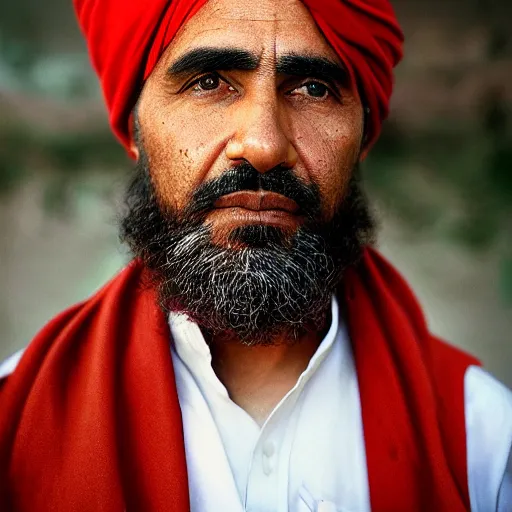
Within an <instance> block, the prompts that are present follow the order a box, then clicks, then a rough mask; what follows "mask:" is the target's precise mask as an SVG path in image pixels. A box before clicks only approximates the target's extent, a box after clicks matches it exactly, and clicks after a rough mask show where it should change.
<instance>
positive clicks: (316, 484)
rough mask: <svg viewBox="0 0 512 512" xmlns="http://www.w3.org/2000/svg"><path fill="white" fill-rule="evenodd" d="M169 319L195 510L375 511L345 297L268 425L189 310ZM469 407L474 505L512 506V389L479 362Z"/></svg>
mask: <svg viewBox="0 0 512 512" xmlns="http://www.w3.org/2000/svg"><path fill="white" fill-rule="evenodd" d="M169 323H170V328H171V332H172V337H173V340H174V344H173V346H172V347H171V353H172V358H173V363H174V368H175V373H176V383H177V388H178V397H179V401H180V406H181V411H182V415H183V426H184V432H185V450H186V457H187V466H188V472H189V489H190V498H191V510H192V512H216V511H219V510H226V511H230V512H242V511H251V512H271V511H272V512H276V511H278V512H287V511H290V512H309V511H312V512H316V511H324V512H356V511H357V512H367V511H370V497H369V488H368V475H367V469H366V454H365V444H364V439H363V427H362V419H361V405H360V397H359V389H358V381H357V374H356V370H355V366H354V360H353V357H352V352H351V347H350V343H349V339H348V334H347V332H346V329H345V325H344V324H343V323H342V322H340V319H339V308H338V304H337V302H336V300H333V303H332V324H331V327H330V329H329V332H328V333H327V335H326V336H325V338H324V339H323V341H322V343H321V344H320V346H319V348H318V350H317V352H316V353H315V355H314V356H313V358H312V359H311V361H310V363H309V365H308V367H307V369H306V370H305V371H304V372H303V374H302V375H301V376H300V378H299V380H298V381H297V383H296V385H295V386H294V388H293V389H292V390H291V391H290V392H289V393H288V394H287V395H286V396H285V397H284V398H283V399H282V400H281V402H280V403H279V404H278V405H277V406H276V407H275V409H274V410H273V411H272V413H271V414H270V416H269V418H268V419H267V421H266V422H265V423H264V424H263V426H262V427H259V426H258V424H257V423H256V422H255V421H254V420H253V419H252V418H251V417H250V416H249V415H248V414H247V413H246V412H245V411H244V410H243V409H241V408H240V407H239V406H237V405H236V404H235V403H234V402H233V401H231V399H230V398H229V395H228V393H227V390H226V388H225V387H224V386H223V384H222V383H221V382H220V381H219V379H218V378H217V376H216V375H215V373H214V371H213V369H212V366H211V354H210V350H209V347H208V345H207V344H206V342H205V340H204V338H203V336H202V333H201V330H200V329H199V327H198V326H197V325H196V324H194V323H193V322H191V321H189V320H188V319H187V317H186V316H184V315H179V314H172V315H170V318H169ZM465 406H466V432H467V450H468V480H469V489H470V499H471V507H472V510H473V511H481V512H490V511H499V512H505V511H509V512H510V511H511V510H512V457H511V456H510V453H511V446H512V393H511V392H510V391H509V390H507V389H506V388H505V387H504V386H503V385H502V384H500V383H499V382H498V381H496V380H495V379H494V378H493V377H491V376H490V375H489V374H487V373H486V372H485V371H483V370H482V369H480V368H478V367H470V369H469V370H468V372H467V374H466V376H465ZM507 465H508V468H507ZM498 500H499V504H498Z"/></svg>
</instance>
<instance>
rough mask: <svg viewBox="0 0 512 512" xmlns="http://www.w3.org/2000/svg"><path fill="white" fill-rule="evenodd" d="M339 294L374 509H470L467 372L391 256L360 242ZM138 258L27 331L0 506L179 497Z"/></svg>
mask: <svg viewBox="0 0 512 512" xmlns="http://www.w3.org/2000/svg"><path fill="white" fill-rule="evenodd" d="M340 296H342V297H343V296H344V297H345V303H346V309H347V311H346V317H347V323H348V329H349V334H350V338H351V341H352V343H353V352H354V358H355V364H356V369H357V373H358V380H359V389H360V396H361V407H362V418H363V426H364V436H365V447H366V453H367V466H368V479H369V487H370V498H371V504H372V510H375V511H379V512H380V511H382V512H384V511H388V510H393V512H401V511H404V512H405V511H410V510H419V511H421V510H425V511H427V510H428V511H430V510H436V511H450V512H457V511H462V510H468V509H469V498H468V488H467V468H466V435H465V419H464V410H463V403H464V389H463V386H464V373H465V371H466V369H467V367H468V366H469V365H474V364H477V362H476V361H475V360H474V359H473V358H471V357H469V356H467V355H465V354H463V353H462V352H460V351H458V350H457V349H455V348H452V347H449V346H448V345H445V344H444V343H442V342H440V341H438V340H436V339H435V338H433V337H431V336H430V334H429V333H428V330H427V327H426V325H425V322H424V319H423V316H422V313H421V310H420V308H419V305H418V304H417V302H416V301H415V299H414V297H413V295H412V293H411V291H410V290H409V288H408V287H407V285H406V284H405V282H404V281H403V280H402V278H401V277H400V276H399V275H398V274H397V272H396V271H395V270H393V268H392V267H391V266H390V265H389V264H388V263H386V262H385V261H384V260H383V259H382V257H380V256H379V255H378V254H377V253H375V252H374V251H373V250H367V251H366V253H365V256H364V258H363V261H362V262H361V264H360V265H359V267H358V268H357V269H353V270H352V271H350V272H349V273H348V274H347V276H346V278H345V283H344V289H343V291H342V294H341V295H340ZM156 304H157V303H156V297H155V293H154V291H153V290H152V289H150V288H149V287H145V286H144V270H143V267H142V265H141V264H140V263H139V262H134V263H132V264H131V265H129V266H128V267H127V268H126V269H125V270H124V271H123V272H121V274H119V275H118V276H117V277H115V278H114V279H113V280H112V281H111V282H110V283H109V284H107V285H106V286H105V287H104V288H103V289H102V290H100V291H99V292H98V293H96V294H95V295H94V296H93V297H92V298H91V299H89V300H87V301H86V302H84V303H82V304H79V305H77V306H74V307H72V308H70V309H69V310H67V311H65V312H64V313H62V314H60V315H59V316H58V317H57V318H55V319H54V320H52V321H51V322H50V323H49V324H48V325H47V326H46V327H45V328H44V329H43V330H42V331H41V332H40V333H39V335H38V336H37V337H36V338H35V339H34V341H33V342H32V343H31V344H30V346H29V347H28V348H27V350H26V351H25V353H24V355H23V357H22V359H21V361H20V362H19V364H18V366H17V368H16V371H15V372H14V373H13V374H12V375H11V376H10V377H9V378H8V379H7V380H5V381H4V382H3V383H2V387H1V388H0V503H2V505H4V504H5V506H4V508H3V509H4V510H11V511H17V512H18V511H20V512H25V511H26V512H29V511H30V512H32V511H34V510H37V511H40V512H45V511H50V510H52V511H58V510H65V511H66V512H75V511H76V512H87V511H91V512H92V511H94V512H101V511H105V512H107V511H108V512H116V511H123V510H125V509H128V510H132V511H139V510H140V511H144V512H160V511H164V510H165V511H167V510H173V511H177V512H178V511H182V512H185V511H186V510H188V508H189V498H188V485H187V471H186V463H185V451H184V444H183V432H182V421H181V414H180V408H179V402H178V397H177V391H176V384H175V376H174V371H173V366H172V359H171V355H170V351H169V337H170V333H169V327H168V325H167V322H166V318H165V315H164V314H163V313H162V312H161V311H160V310H159V309H158V307H157V305H156Z"/></svg>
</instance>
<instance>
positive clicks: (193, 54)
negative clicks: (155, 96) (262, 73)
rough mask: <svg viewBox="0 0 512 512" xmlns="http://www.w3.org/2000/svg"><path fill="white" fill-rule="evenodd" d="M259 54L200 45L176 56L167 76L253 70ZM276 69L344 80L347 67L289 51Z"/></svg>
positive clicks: (325, 59)
mask: <svg viewBox="0 0 512 512" xmlns="http://www.w3.org/2000/svg"><path fill="white" fill-rule="evenodd" d="M259 63H260V57H259V56H257V55H255V54H254V53H251V52H250V51H248V50H244V49H242V48H215V47H200V48H195V49H193V50H190V51H189V52H187V53H185V54H184V55H182V56H181V57H179V58H178V60H176V61H175V62H174V63H173V64H172V65H171V66H170V67H169V69H168V72H167V74H168V76H169V77H176V78H180V77H183V76H190V75H195V74H200V73H208V72H211V71H233V70H239V71H254V70H255V69H257V68H258V65H259ZM276 72H277V73H278V74H282V75H289V76H297V77H314V78H319V79H321V80H327V81H331V82H337V83H339V84H342V85H343V84H345V83H346V82H347V80H348V78H349V77H348V73H347V71H346V69H345V68H344V67H343V66H341V65H339V64H338V63H336V62H334V61H332V60H330V59H328V58H326V57H319V56H315V55H300V54H295V53H289V54H286V55H283V56H281V57H279V59H278V61H277V65H276Z"/></svg>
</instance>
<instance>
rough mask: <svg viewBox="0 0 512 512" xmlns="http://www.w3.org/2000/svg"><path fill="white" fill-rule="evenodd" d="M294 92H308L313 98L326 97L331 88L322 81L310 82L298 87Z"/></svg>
mask: <svg viewBox="0 0 512 512" xmlns="http://www.w3.org/2000/svg"><path fill="white" fill-rule="evenodd" d="M292 94H304V95H306V94H307V95H308V96H311V97H312V98H325V97H327V96H328V95H329V88H328V87H327V86H326V85H324V84H322V83H321V82H308V83H307V84H304V85H302V86H301V87H297V89H295V90H294V91H293V93H292Z"/></svg>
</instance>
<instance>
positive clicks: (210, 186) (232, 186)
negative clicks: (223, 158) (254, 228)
mask: <svg viewBox="0 0 512 512" xmlns="http://www.w3.org/2000/svg"><path fill="white" fill-rule="evenodd" d="M249 190H250V191H258V190H264V191H266V192H275V193H277V194H281V195H283V196H285V197H287V198H289V199H292V200H293V201H295V202H296V203H297V205H298V206H299V211H298V212H297V213H298V214H299V215H303V216H305V217H306V218H309V219H311V220H313V219H316V218H317V217H318V215H319V213H320V209H321V200H320V191H319V188H318V186H317V185H316V184H314V183H312V184H307V183H304V182H303V181H302V180H301V179H300V178H298V177H297V176H296V175H295V174H294V173H293V171H292V170H291V169H288V168H286V167H283V166H277V167H274V168H273V169H270V170H269V171H267V172H265V173H261V172H259V171H257V170H256V169H255V168H254V167H253V166H252V165H251V164H249V163H246V162H244V163H241V164H238V165H237V166H235V167H233V168H231V169H229V170H228V171H226V172H224V173H223V174H222V175H221V176H219V177H218V178H215V179H213V180H211V181H208V182H206V183H203V184H202V185H200V186H199V187H198V188H197V190H196V191H195V192H194V195H193V196H192V200H191V201H190V203H189V205H188V206H187V208H186V211H185V216H186V217H200V216H202V215H204V214H206V213H207V212H208V211H210V210H212V209H213V208H214V204H215V202H216V201H217V200H218V199H220V198H221V197H222V196H225V195H228V194H233V193H234V192H242V191H249Z"/></svg>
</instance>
